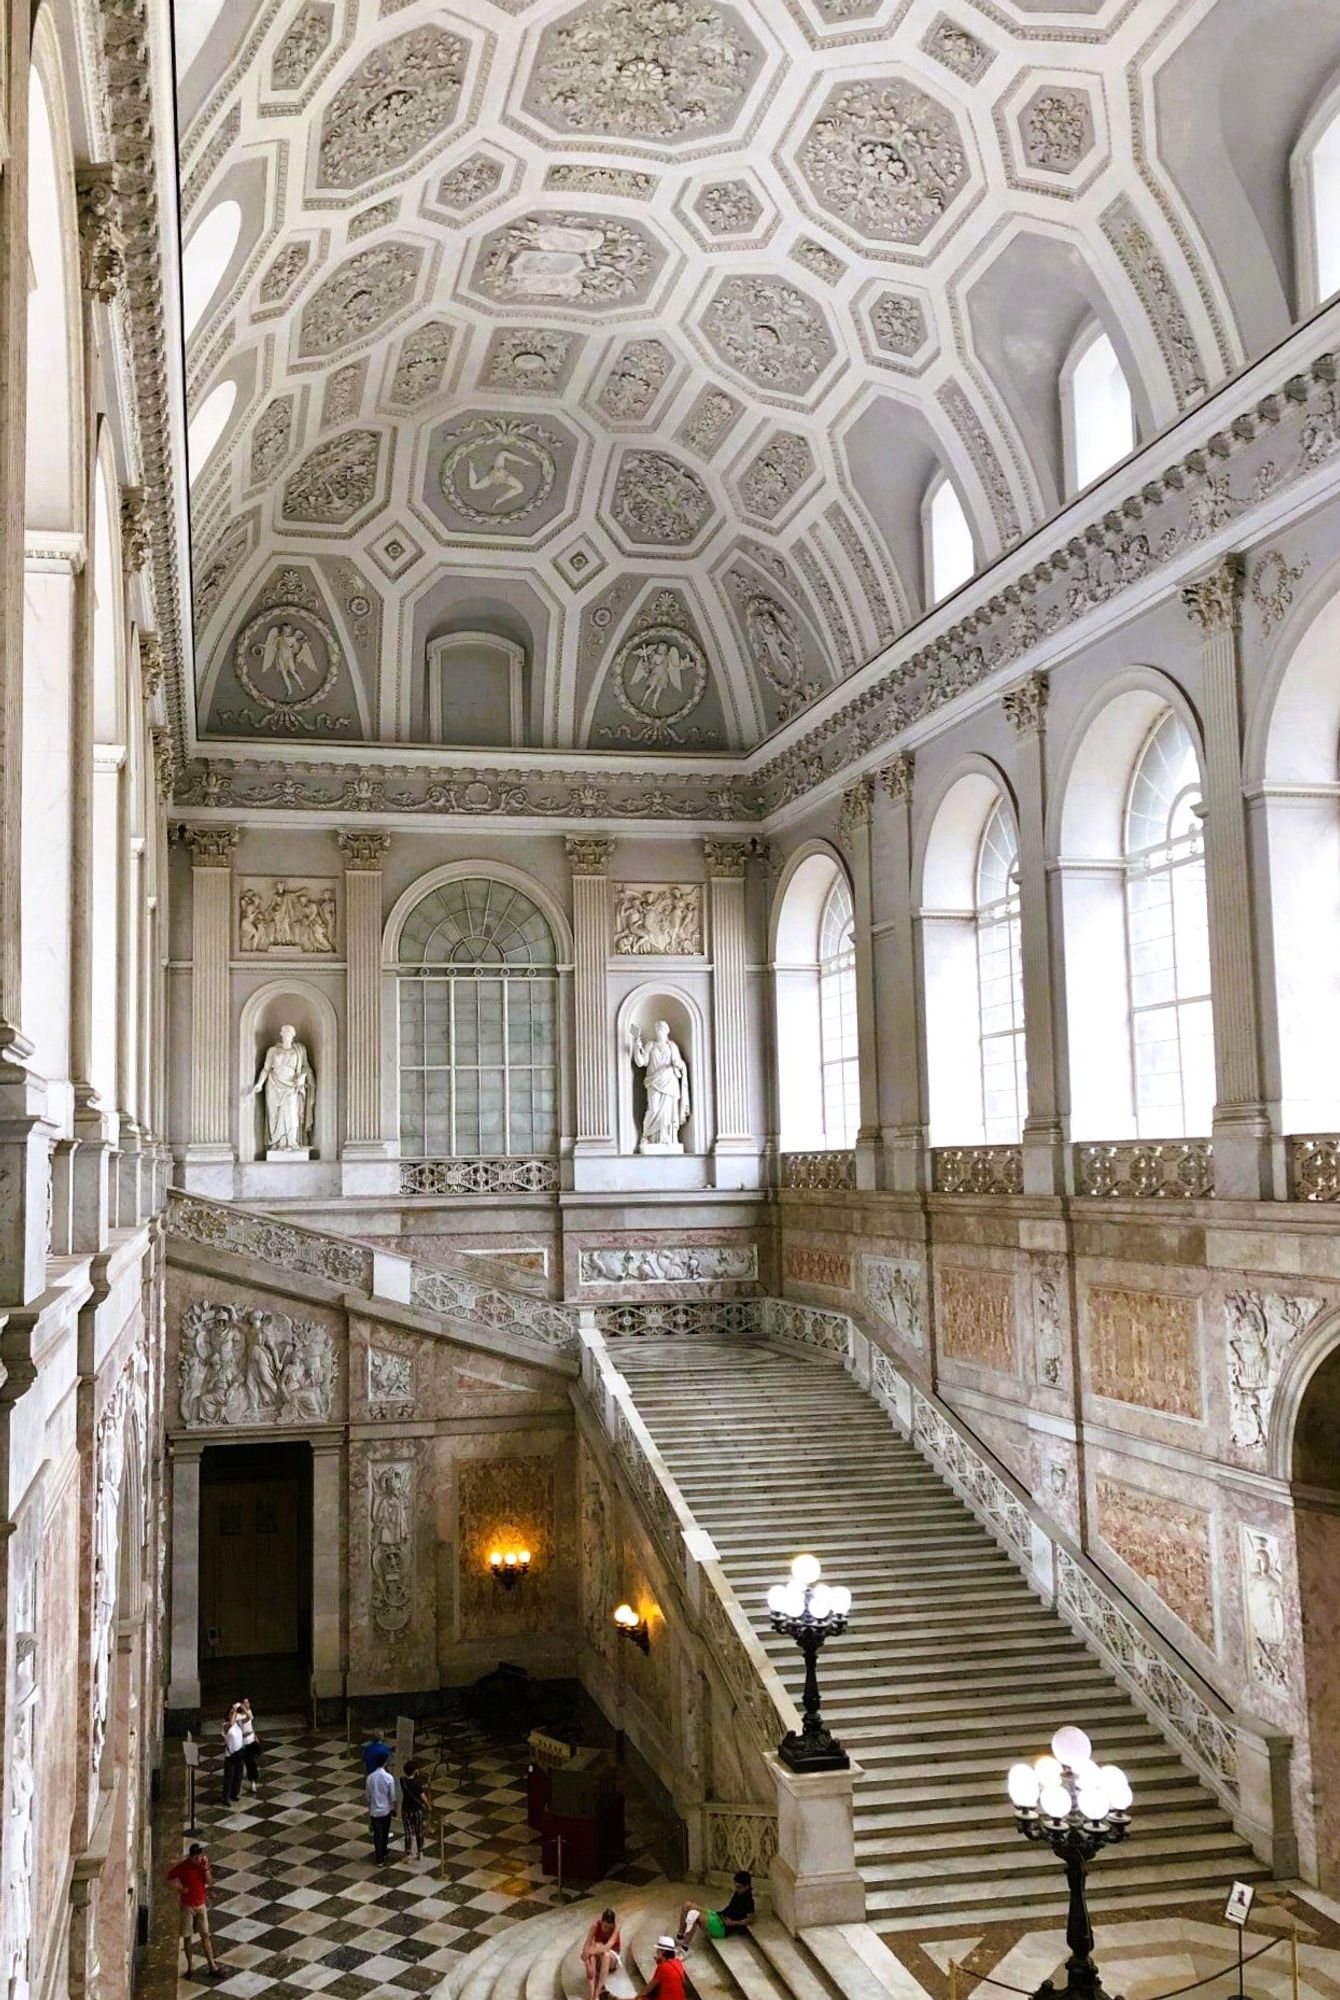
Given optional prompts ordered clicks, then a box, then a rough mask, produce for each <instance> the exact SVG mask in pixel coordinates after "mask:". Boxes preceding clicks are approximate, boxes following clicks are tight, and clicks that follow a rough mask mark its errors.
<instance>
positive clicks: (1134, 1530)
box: [1095, 1479, 1214, 1646]
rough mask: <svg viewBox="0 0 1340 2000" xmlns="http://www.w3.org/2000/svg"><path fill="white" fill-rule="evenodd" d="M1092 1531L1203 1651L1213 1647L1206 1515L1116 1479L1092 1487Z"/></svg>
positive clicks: (1210, 1556) (1211, 1566)
mask: <svg viewBox="0 0 1340 2000" xmlns="http://www.w3.org/2000/svg"><path fill="white" fill-rule="evenodd" d="M1095 1493H1096V1498H1097V1503H1098V1532H1099V1534H1100V1535H1101V1536H1102V1538H1103V1540H1104V1541H1105V1542H1106V1543H1107V1545H1108V1547H1109V1548H1110V1549H1111V1550H1112V1551H1113V1553H1114V1554H1115V1555H1118V1556H1120V1557H1121V1560H1122V1561H1123V1562H1124V1563H1125V1564H1126V1566H1127V1568H1128V1569H1132V1570H1134V1572H1135V1574H1136V1575H1137V1576H1138V1577H1139V1578H1140V1579H1141V1581H1142V1582H1143V1583H1147V1584H1148V1585H1149V1587H1150V1589H1151V1590H1154V1591H1157V1593H1158V1595H1159V1596H1160V1597H1161V1598H1162V1599H1163V1602H1164V1603H1165V1604H1166V1605H1167V1607H1168V1609H1169V1610H1170V1611H1172V1612H1174V1613H1175V1614H1176V1615H1177V1617H1178V1618H1180V1619H1181V1621H1182V1623H1183V1624H1184V1625H1185V1626H1186V1627H1187V1629H1188V1630H1189V1631H1191V1632H1194V1633H1195V1635H1196V1637H1197V1638H1198V1639H1199V1640H1201V1642H1202V1643H1203V1644H1204V1645H1206V1646H1213V1644H1214V1558H1213V1553H1212V1547H1211V1523H1210V1516H1209V1515H1208V1514H1207V1513H1205V1512H1204V1511H1203V1509H1201V1508H1199V1507H1189V1506H1187V1505H1185V1504H1184V1503H1183V1502H1182V1501H1180V1500H1169V1499H1167V1498H1165V1497H1164V1496H1163V1495H1162V1494H1160V1493H1150V1492H1146V1491H1145V1490H1143V1489H1142V1488H1141V1487H1138V1486H1127V1485H1125V1484H1123V1482H1122V1481H1120V1480H1117V1479H1100V1480H1099V1481H1098V1483H1097V1486H1096V1488H1095Z"/></svg>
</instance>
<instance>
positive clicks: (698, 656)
mask: <svg viewBox="0 0 1340 2000" xmlns="http://www.w3.org/2000/svg"><path fill="white" fill-rule="evenodd" d="M614 691H615V693H616V694H617V696H618V698H619V704H620V706H621V707H622V708H624V709H626V710H627V712H628V713H629V715H631V716H634V717H635V718H636V720H637V721H638V722H639V723H641V724H642V725H643V728H644V730H645V731H646V732H647V734H648V735H649V736H650V737H651V738H652V739H653V740H654V739H655V738H656V737H660V738H662V739H670V740H674V729H673V725H674V724H675V723H676V722H682V721H683V719H684V717H685V716H687V715H691V714H692V712H693V710H694V709H695V708H696V707H697V706H698V704H699V702H700V701H701V700H702V698H703V696H704V694H705V693H706V691H707V660H706V658H705V657H704V654H703V650H702V647H701V646H700V645H699V644H698V642H697V640H696V639H694V638H693V637H692V635H691V634H690V633H688V632H684V631H682V630H680V628H679V627H678V626H674V625H648V626H645V627H644V628H643V630H642V631H640V632H634V633H633V635H632V637H631V638H629V639H627V640H625V642H624V644H623V645H622V646H621V647H620V648H619V651H618V654H617V656H616V657H615V661H614Z"/></svg>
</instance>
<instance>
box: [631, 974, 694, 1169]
mask: <svg viewBox="0 0 1340 2000" xmlns="http://www.w3.org/2000/svg"><path fill="white" fill-rule="evenodd" d="M658 1021H665V1022H667V1023H668V1024H669V1028H670V1039H671V1040H672V1041H673V1042H677V1043H678V1045H679V1050H680V1053H681V1055H682V1056H683V1058H684V1061H685V1062H686V1064H687V1065H688V1071H689V1107H690V1108H689V1119H688V1123H687V1124H686V1125H685V1127H684V1129H683V1132H682V1133H681V1135H680V1136H681V1138H682V1140H683V1143H684V1151H685V1153H686V1154H688V1153H706V1152H708V1151H710V1149H711V1145H712V1114H711V1065H710V1062H709V1051H708V1047H707V1035H706V1031H705V1029H704V1026H703V1014H702V1009H701V1008H700V1007H699V1005H698V1003H697V1001H696V1000H695V999H694V998H693V997H692V995H691V994H688V993H685V992H684V991H683V989H682V988H681V987H677V986H669V985H662V984H660V983H659V982H658V981H656V980H648V981H646V982H645V983H644V984H643V985H641V986H637V987H634V989H633V991H632V992H631V993H627V994H625V995H624V998H623V1001H622V1002H621V1004H620V1007H619V1012H618V1018H617V1021H616V1023H615V1037H616V1042H615V1066H616V1069H617V1072H618V1078H619V1151H620V1152H621V1153H635V1152H636V1151H637V1142H638V1139H639V1137H640V1136H641V1132H642V1119H643V1116H644V1114H645V1112H646V1108H647V1091H646V1084H645V1083H644V1081H643V1076H642V1071H641V1070H640V1069H639V1068H638V1067H637V1065H636V1064H635V1063H634V1061H633V1058H632V1054H631V1051H630V1048H629V1043H630V1040H631V1038H632V1031H633V1028H634V1026H635V1025H636V1026H637V1027H638V1028H639V1029H640V1030H641V1032H642V1036H643V1039H644V1040H646V1041H650V1040H651V1037H652V1035H653V1033H654V1032H655V1028H656V1023H657V1022H658ZM653 1157H654V1156H653Z"/></svg>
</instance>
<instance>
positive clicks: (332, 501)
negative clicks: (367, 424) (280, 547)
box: [283, 431, 382, 527]
mask: <svg viewBox="0 0 1340 2000" xmlns="http://www.w3.org/2000/svg"><path fill="white" fill-rule="evenodd" d="M381 445H382V440H381V435H380V433H379V432H377V431H345V432H344V433H342V435H340V436H339V437H333V438H331V439H329V440H328V441H327V442H326V443H325V444H320V445H318V446H317V448H316V450H315V451H312V452H309V453H308V455H307V457H306V458H305V459H304V460H303V461H302V464H301V465H300V466H299V467H298V469H297V471H296V472H294V473H293V474H291V476H290V478H289V481H288V484H287V485H286V486H285V488H284V501H283V515H284V519H285V520H286V521H301V522H314V523H320V524H323V525H329V526H332V527H343V526H345V525H346V524H347V523H348V522H349V521H351V520H352V519H353V518H354V516H355V515H356V514H360V513H362V512H363V510H364V509H365V508H367V507H368V506H369V505H370V504H371V502H372V501H373V500H374V499H375V498H376V495H377V487H378V478H377V475H378V470H379V467H380V464H381Z"/></svg>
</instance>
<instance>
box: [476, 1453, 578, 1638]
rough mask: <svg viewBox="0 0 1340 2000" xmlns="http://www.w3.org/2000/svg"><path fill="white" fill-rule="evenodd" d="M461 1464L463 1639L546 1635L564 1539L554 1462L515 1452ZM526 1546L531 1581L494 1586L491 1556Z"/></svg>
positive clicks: (555, 1600)
mask: <svg viewBox="0 0 1340 2000" xmlns="http://www.w3.org/2000/svg"><path fill="white" fill-rule="evenodd" d="M516 1442H517V1441H516V1440H508V1441H507V1443H508V1447H509V1448H508V1449H507V1450H506V1451H505V1453H504V1454H503V1455H500V1456H498V1457H489V1458H481V1459H473V1460H466V1461H463V1462H461V1463H459V1464H458V1466H457V1472H456V1477H457V1496H458V1498H457V1520H458V1531H457V1577H458V1581H457V1596H456V1617H457V1627H458V1631H459V1634H460V1637H461V1638H462V1639H467V1640H473V1639H492V1638H505V1637H510V1636H512V1635H513V1634H527V1633H535V1632H545V1631H548V1630H549V1629H550V1628H551V1627H552V1625H553V1622H554V1616H555V1612H556V1609H557V1606H558V1592H557V1589H556V1576H555V1566H556V1555H557V1541H558V1520H557V1499H556V1488H555V1468H554V1462H553V1459H552V1457H550V1456H548V1455H541V1454H539V1453H522V1452H518V1451H516V1450H515V1444H516ZM495 1548H526V1549H529V1550H530V1552H531V1572H530V1575H529V1576H528V1577H527V1578H526V1579H525V1580H524V1582H522V1583H519V1584H517V1585H516V1587H515V1588H514V1589H512V1590H504V1589H503V1588H502V1586H501V1585H500V1584H499V1583H497V1582H496V1581H495V1580H494V1577H493V1575H492V1573H491V1571H490V1567H489V1554H490V1552H491V1551H492V1550H493V1549H495Z"/></svg>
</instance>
